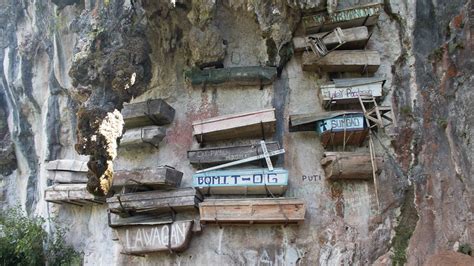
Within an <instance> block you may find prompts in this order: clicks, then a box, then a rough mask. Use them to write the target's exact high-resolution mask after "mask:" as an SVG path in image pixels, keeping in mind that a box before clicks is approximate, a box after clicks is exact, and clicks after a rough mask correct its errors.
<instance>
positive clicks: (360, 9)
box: [302, 3, 383, 33]
mask: <svg viewBox="0 0 474 266" xmlns="http://www.w3.org/2000/svg"><path fill="white" fill-rule="evenodd" d="M382 11H383V6H382V4H380V3H374V4H367V5H363V6H356V7H350V8H346V9H341V10H336V11H335V12H334V13H333V14H331V15H329V14H328V13H327V12H320V13H318V14H314V15H310V16H304V17H303V18H302V20H303V24H304V28H305V29H306V32H307V33H316V32H323V31H330V30H333V29H335V28H337V27H340V28H342V29H346V28H353V27H358V26H372V25H375V24H377V21H378V17H379V15H380V13H381V12H382Z"/></svg>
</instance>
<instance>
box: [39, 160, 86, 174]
mask: <svg viewBox="0 0 474 266" xmlns="http://www.w3.org/2000/svg"><path fill="white" fill-rule="evenodd" d="M46 170H49V171H69V172H83V173H86V172H87V171H88V168H87V162H85V161H78V160H70V159H62V160H55V161H49V162H47V163H46Z"/></svg>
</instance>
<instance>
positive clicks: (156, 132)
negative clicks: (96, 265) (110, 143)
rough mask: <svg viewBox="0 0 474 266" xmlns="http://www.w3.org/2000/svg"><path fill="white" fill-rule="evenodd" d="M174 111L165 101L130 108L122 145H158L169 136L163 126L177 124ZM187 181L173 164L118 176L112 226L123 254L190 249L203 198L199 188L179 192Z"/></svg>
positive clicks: (112, 202)
mask: <svg viewBox="0 0 474 266" xmlns="http://www.w3.org/2000/svg"><path fill="white" fill-rule="evenodd" d="M174 113H175V111H174V109H173V108H172V107H171V106H169V105H168V104H167V103H166V102H165V101H163V100H161V99H157V100H149V101H147V102H141V103H134V104H129V105H126V106H125V107H124V109H123V111H122V114H123V117H124V121H125V128H126V131H125V133H124V135H123V137H122V140H121V145H122V146H140V145H142V144H150V145H153V146H155V147H157V146H158V143H159V142H160V141H161V140H162V139H163V137H164V136H165V132H166V130H165V128H163V125H166V124H169V123H171V122H172V120H173V118H174ZM182 177H183V173H182V172H180V171H178V170H176V169H174V168H173V167H170V166H158V167H153V168H142V169H132V170H119V171H115V172H114V178H113V183H112V188H111V190H112V192H113V193H114V196H113V197H110V198H108V199H107V204H108V215H109V226H110V227H112V228H114V229H115V232H116V233H117V236H118V240H119V242H120V243H121V246H122V253H124V254H133V255H141V254H148V253H152V252H158V251H182V250H184V249H186V248H187V245H188V243H189V240H190V238H191V235H192V233H191V232H192V230H193V224H194V222H193V219H194V215H195V210H197V207H198V203H199V202H201V201H202V196H201V195H200V193H199V192H198V191H196V190H195V189H194V188H180V185H181V179H182Z"/></svg>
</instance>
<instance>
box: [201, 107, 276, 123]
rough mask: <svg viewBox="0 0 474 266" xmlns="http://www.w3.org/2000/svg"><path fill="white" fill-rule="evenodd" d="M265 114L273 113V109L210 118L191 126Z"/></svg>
mask: <svg viewBox="0 0 474 266" xmlns="http://www.w3.org/2000/svg"><path fill="white" fill-rule="evenodd" d="M266 112H275V108H268V109H262V110H257V111H253V112H246V113H237V114H229V115H222V116H216V117H211V118H207V119H200V120H198V121H195V122H193V126H195V125H199V124H203V123H211V122H217V121H222V120H226V119H229V118H238V117H245V116H248V115H253V114H258V113H266Z"/></svg>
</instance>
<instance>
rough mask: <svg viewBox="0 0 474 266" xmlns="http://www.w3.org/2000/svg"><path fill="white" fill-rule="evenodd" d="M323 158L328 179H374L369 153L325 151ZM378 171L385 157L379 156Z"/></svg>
mask: <svg viewBox="0 0 474 266" xmlns="http://www.w3.org/2000/svg"><path fill="white" fill-rule="evenodd" d="M324 156H325V157H324V158H323V159H322V160H321V165H322V166H323V169H324V173H325V176H326V179H330V180H339V179H365V180H372V178H373V177H372V163H371V160H370V154H369V153H357V152H325V153H324ZM376 162H377V169H378V170H379V171H378V172H377V174H378V173H380V169H381V167H382V165H383V158H382V157H379V156H377V157H376Z"/></svg>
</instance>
